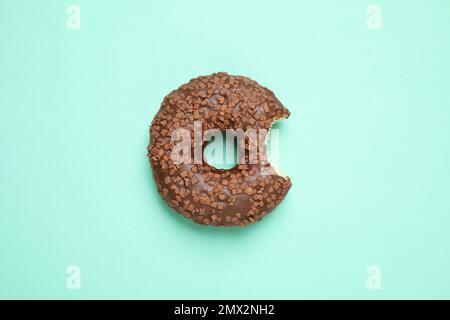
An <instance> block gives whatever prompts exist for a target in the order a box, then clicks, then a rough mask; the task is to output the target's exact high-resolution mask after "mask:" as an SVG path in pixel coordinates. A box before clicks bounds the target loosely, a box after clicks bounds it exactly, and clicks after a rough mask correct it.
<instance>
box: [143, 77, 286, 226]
mask: <svg viewBox="0 0 450 320" xmlns="http://www.w3.org/2000/svg"><path fill="white" fill-rule="evenodd" d="M289 115H290V112H289V111H288V110H287V109H286V108H285V107H284V106H283V105H282V104H281V102H280V101H279V100H278V99H277V98H276V97H275V95H274V94H273V92H272V91H271V90H269V89H267V88H265V87H263V86H261V85H259V84H258V83H257V82H256V81H253V80H251V79H249V78H247V77H243V76H232V75H228V74H227V73H223V72H221V73H214V74H212V75H209V76H201V77H198V78H195V79H192V80H190V81H189V82H188V83H186V84H183V85H182V86H180V87H179V88H178V89H176V90H174V91H172V92H171V93H170V94H168V95H167V96H166V97H165V98H164V100H163V102H162V104H161V107H160V109H159V111H158V113H157V114H156V116H155V118H154V119H153V121H152V123H151V126H150V144H149V146H148V148H147V151H148V153H147V156H148V158H149V160H150V163H151V167H152V170H153V176H154V179H155V182H156V185H157V188H158V192H159V193H160V194H161V196H162V198H163V199H164V200H165V201H166V202H167V204H168V205H169V206H170V207H171V208H173V209H174V210H175V211H177V212H178V213H180V214H182V215H183V216H185V217H186V218H190V219H192V220H193V221H195V222H196V223H200V224H204V225H213V226H245V225H247V224H250V223H253V222H256V221H258V220H261V219H262V218H263V217H264V216H266V215H267V214H268V213H269V212H271V211H272V210H273V209H274V208H275V207H276V206H277V205H278V204H279V203H280V202H281V201H282V200H283V199H284V197H285V196H286V194H287V193H288V191H289V189H290V187H291V181H290V179H289V177H286V176H282V175H279V174H278V173H277V172H276V171H275V168H273V167H272V166H271V164H270V163H268V162H267V161H263V160H264V159H267V150H266V146H265V143H266V141H265V140H264V141H262V143H261V145H260V146H259V148H260V149H259V150H260V152H261V150H262V152H261V154H260V157H259V160H260V161H257V162H256V163H255V162H254V161H249V160H251V159H249V157H250V156H249V148H250V147H251V143H249V142H248V141H247V140H245V146H244V148H245V153H244V154H243V155H242V157H243V158H241V159H240V160H244V161H239V163H238V164H237V165H236V166H234V167H233V168H231V169H229V170H224V169H218V168H215V167H212V166H210V165H209V164H208V163H207V162H206V161H205V160H204V159H203V149H204V147H205V146H206V141H205V140H204V139H203V138H201V140H200V142H198V140H195V134H196V133H195V132H196V131H195V130H196V128H195V124H197V126H199V125H200V127H201V130H203V131H205V130H211V129H216V130H220V132H224V131H225V130H228V129H234V130H238V129H242V130H243V131H246V130H262V131H264V130H269V129H270V127H271V125H272V123H273V122H275V121H276V120H279V119H285V118H288V117H289ZM180 129H182V130H184V131H181V132H185V133H186V132H187V135H188V138H192V143H189V150H188V151H189V154H186V155H185V156H186V157H185V158H184V159H185V160H186V159H187V160H192V161H179V158H177V159H175V160H174V158H173V155H174V151H175V148H177V143H178V142H179V140H177V137H178V138H179V136H178V135H177V133H176V131H180ZM174 137H175V138H174ZM196 141H197V142H196ZM196 148H199V149H196ZM196 150H197V151H198V150H200V153H201V159H200V160H199V159H194V160H193V158H194V156H192V155H193V154H194V153H195V152H196ZM177 152H178V151H177ZM177 152H175V153H177ZM197 153H198V152H197Z"/></svg>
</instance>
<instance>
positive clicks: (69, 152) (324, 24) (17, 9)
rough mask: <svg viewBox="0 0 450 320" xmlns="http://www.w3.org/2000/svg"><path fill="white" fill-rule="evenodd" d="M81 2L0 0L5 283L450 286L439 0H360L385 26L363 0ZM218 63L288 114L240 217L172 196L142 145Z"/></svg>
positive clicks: (106, 288) (350, 290)
mask: <svg viewBox="0 0 450 320" xmlns="http://www.w3.org/2000/svg"><path fill="white" fill-rule="evenodd" d="M75 3H76V4H78V5H80V7H81V29H80V30H68V29H67V28H66V18H67V13H66V8H67V6H68V5H69V4H71V3H70V2H66V1H56V0H54V1H50V0H49V1H24V0H21V1H6V0H1V1H0V156H1V158H0V297H1V298H69V299H72V298H74V299H78V298H88V299H90V298H153V299H154V298H161V299H163V298H181V299H187V298H191V299H196V298H210V299H215V298H268V299H273V298H287V299H303V298H344V299H347V298H368V299H372V298H375V299H380V298H383V299H391V298H450V235H449V229H450V166H449V163H450V148H449V137H450V59H449V57H450V41H449V39H450V18H449V16H450V2H449V1H447V0H441V1H438V0H435V1H425V0H418V1H406V0H402V1H400V0H397V1H387V0H383V1H381V0H380V1H376V2H373V3H375V4H378V5H379V6H380V7H381V10H382V28H381V30H378V31H377V30H368V29H367V27H366V19H367V13H366V9H367V6H368V5H369V4H371V3H372V2H368V1H362V0H358V1H357V0H346V1H331V0H329V1H317V0H316V1H239V0H228V1H211V0H208V1H206V0H205V1H162V0H161V1H98V0H97V1H92V0H91V1H87V0H83V1H81V0H80V1H77V2H75ZM215 71H227V72H229V73H232V74H242V75H246V76H249V77H251V78H253V79H255V80H257V81H258V82H260V83H261V84H263V85H265V86H268V87H269V88H271V89H272V90H273V91H274V92H275V93H276V94H277V96H278V98H279V99H280V100H281V101H282V102H283V103H284V104H285V105H286V106H287V107H288V108H289V109H290V111H291V112H292V116H291V118H290V119H289V120H287V121H284V122H283V123H281V124H280V125H279V126H278V127H279V129H280V138H281V147H280V148H281V149H280V152H281V155H280V165H281V168H282V170H283V171H284V172H286V173H287V174H289V176H290V177H291V178H292V181H293V187H292V189H291V191H290V193H289V194H288V196H287V198H286V200H285V201H284V202H283V203H282V204H281V205H280V206H279V207H278V208H277V209H276V211H275V212H274V213H273V214H271V215H269V216H268V217H267V218H266V219H264V220H263V221H261V222H259V223H257V224H254V225H252V226H249V227H247V228H244V229H240V228H232V229H216V228H211V227H209V228H207V227H202V226H197V225H195V224H193V223H191V222H190V221H189V220H187V219H184V218H182V217H181V216H178V215H177V214H175V213H172V212H171V211H170V210H169V209H168V207H167V206H166V205H165V203H164V202H163V201H162V200H161V199H160V197H159V196H158V194H157V192H156V188H155V184H154V183H153V180H152V177H151V170H150V167H149V164H148V161H147V158H146V146H147V143H148V138H149V137H148V125H149V124H150V122H151V120H152V118H153V116H154V115H155V113H156V112H157V110H158V108H159V105H160V103H161V101H162V99H163V97H164V96H165V95H166V94H167V93H168V92H169V91H171V90H172V89H174V88H176V87H178V86H179V85H180V84H182V83H184V82H186V81H188V80H189V79H190V78H193V77H196V76H198V75H204V74H209V73H212V72H215ZM71 264H75V265H79V266H80V267H81V273H82V278H81V286H82V287H81V290H78V291H77V290H68V289H67V288H66V278H67V274H66V268H67V266H68V265H71ZM371 264H375V265H378V266H379V267H380V268H381V271H382V288H381V289H380V290H369V289H368V288H367V287H366V278H367V274H366V269H367V267H368V266H369V265H371Z"/></svg>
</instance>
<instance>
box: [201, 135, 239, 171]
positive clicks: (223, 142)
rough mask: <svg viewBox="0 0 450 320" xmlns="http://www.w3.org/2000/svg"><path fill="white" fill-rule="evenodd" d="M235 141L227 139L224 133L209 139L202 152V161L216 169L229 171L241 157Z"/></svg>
mask: <svg viewBox="0 0 450 320" xmlns="http://www.w3.org/2000/svg"><path fill="white" fill-rule="evenodd" d="M242 154H243V153H242V151H241V150H240V148H238V144H237V139H227V138H226V134H225V132H221V134H218V135H214V136H212V137H211V140H209V141H208V142H207V143H206V145H205V148H204V150H203V160H204V161H205V162H206V163H207V164H209V165H210V166H212V167H214V168H216V169H223V170H229V169H232V168H233V167H235V166H236V165H237V164H238V161H239V159H240V158H241V156H242Z"/></svg>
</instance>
